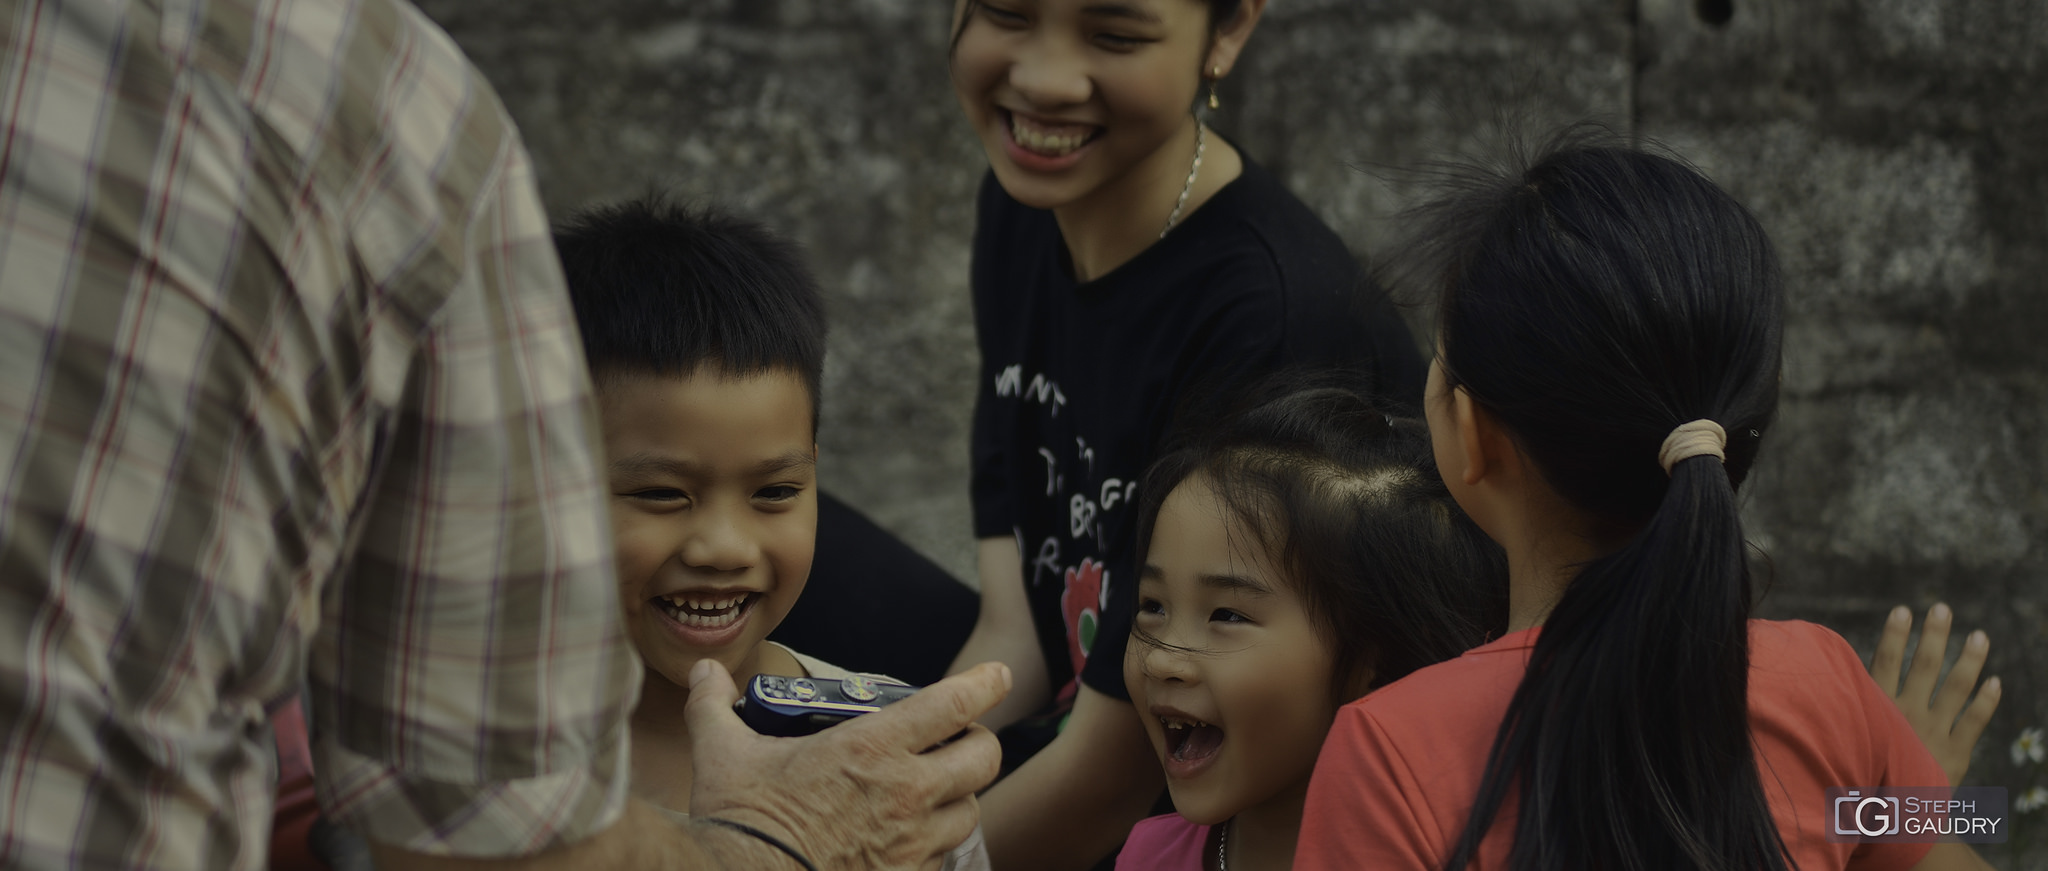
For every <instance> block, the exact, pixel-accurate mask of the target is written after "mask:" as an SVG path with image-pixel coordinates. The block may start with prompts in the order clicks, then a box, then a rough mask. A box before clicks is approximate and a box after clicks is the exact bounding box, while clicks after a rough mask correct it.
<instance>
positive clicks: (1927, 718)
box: [1870, 604, 2000, 786]
mask: <svg viewBox="0 0 2048 871" xmlns="http://www.w3.org/2000/svg"><path fill="white" fill-rule="evenodd" d="M1953 620H1954V614H1952V613H1951V612H1950V611H1949V607H1948V606H1947V605H1941V604H1937V605H1935V606H1934V607H1932V608H1929V609H1927V622H1926V624H1925V625H1923V626H1922V627H1921V629H1920V647H1919V649H1918V650H1916V651H1914V653H1913V666H1912V668H1911V669H1910V670H1909V671H1907V672H1906V680H1905V683H1904V684H1903V685H1901V684H1900V683H1899V667H1900V666H1901V665H1902V664H1903V663H1904V661H1905V658H1906V636H1908V635H1910V634H1912V631H1913V612H1912V610H1911V609H1909V608H1907V607H1906V606H1904V605H1900V606H1899V607H1897V608H1893V609H1892V612H1891V615H1890V616H1888V617H1887V618H1886V619H1885V621H1884V634H1883V635H1881V636H1880V637H1879V638H1878V641H1877V654H1876V655H1875V656H1873V657H1871V660H1870V677H1871V678H1872V679H1873V680H1876V681H1877V686H1878V688H1879V689H1882V690H1884V692H1885V695H1888V696H1891V697H1892V703H1893V704H1896V705H1898V706H1899V711H1900V713H1903V714H1905V715H1906V722H1908V723H1911V724H1913V731H1914V733H1915V734H1918V735H1919V736H1920V741H1921V743H1923V744H1926V745H1927V749H1928V750H1929V751H1930V752H1932V753H1933V754H1934V759H1935V761H1937V762H1940V763H1941V769H1942V770H1943V771H1945V772H1947V773H1948V782H1949V785H1950V786H1955V785H1958V784H1960V783H1962V782H1963V774H1964V772H1966V771H1968V770H1969V769H1970V751H1971V749H1972V748H1974V747H1976V746H1977V739H1978V738H1980V737H1982V736H1983V735H1984V726H1985V724H1987V723H1989V722H1991V712H1992V711H1995V710H1997V709H1998V697H1999V690H2000V687H1999V683H1998V678H1995V677H1994V678H1991V679H1989V680H1986V681H1985V682H1984V686H1983V687H1981V688H1980V687H1978V686H1977V676H1978V675H1979V674H1980V673H1982V671H1983V669H1984V658H1985V657H1986V656H1987V655H1989V654H1990V652H1991V639H1990V638H1989V637H1988V636H1986V635H1985V634H1984V632H1983V630H1981V629H1980V630H1978V631H1976V632H1972V633H1970V636H1969V638H1967V639H1965V640H1964V641H1963V652H1962V653H1961V654H1960V655H1958V656H1957V657H1956V664H1955V667H1954V668H1951V669H1949V672H1948V680H1945V681H1942V683H1941V690H1940V691H1939V692H1936V691H1935V688H1934V681H1935V679H1936V678H1938V677H1940V675H1941V662H1942V659H1943V658H1944V657H1946V656H1947V655H1948V632H1949V624H1950V623H1951V622H1952V621H1953ZM1973 689H1974V690H1976V692H1977V697H1976V699H1975V700H1974V701H1972V700H1971V698H1970V692H1971V690H1973Z"/></svg>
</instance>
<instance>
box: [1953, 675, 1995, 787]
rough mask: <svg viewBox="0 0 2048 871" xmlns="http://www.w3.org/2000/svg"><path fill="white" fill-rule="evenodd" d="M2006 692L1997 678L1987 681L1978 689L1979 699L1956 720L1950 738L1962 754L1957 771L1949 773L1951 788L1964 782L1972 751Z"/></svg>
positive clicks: (1957, 762) (1958, 760)
mask: <svg viewBox="0 0 2048 871" xmlns="http://www.w3.org/2000/svg"><path fill="white" fill-rule="evenodd" d="M2004 692H2005V687H2004V685H2003V684H2001V683H1999V681H1998V678H1997V677H1995V676H1994V677H1991V678H1989V679H1987V680H1985V681H1984V686H1982V687H1979V688H1978V689H1977V698H1976V699H1974V700H1972V701H1971V702H1970V706H1969V707H1966V708H1964V709H1963V715H1962V717H1961V718H1959V719H1957V720H1956V728H1955V731H1953V732H1950V733H1949V738H1950V739H1951V740H1953V741H1955V742H1956V746H1958V747H1961V748H1962V752H1961V753H1960V754H1957V761H1956V767H1955V770H1954V771H1951V772H1949V785H1950V786H1955V785H1957V784H1960V783H1962V782H1963V772H1965V771H1968V770H1969V766H1970V750H1971V749H1972V748H1974V747H1976V746H1977V739H1978V738H1981V737H1983V735H1984V727H1985V725H1987V724H1989V723H1990V722H1991V713H1992V712H1993V711H1996V710H1998V700H1999V698H2000V696H2001V695H2003V693H2004Z"/></svg>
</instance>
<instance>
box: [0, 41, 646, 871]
mask: <svg viewBox="0 0 2048 871" xmlns="http://www.w3.org/2000/svg"><path fill="white" fill-rule="evenodd" d="M252 14H260V17H255V18H252V17H251V16H252ZM0 43H4V44H5V46H6V48H5V54H4V58H5V61H6V65H7V68H8V70H9V75H8V80H9V82H10V85H9V86H8V87H7V88H6V89H5V91H4V93H0V125H4V131H5V135H4V137H0V139H4V144H0V178H4V184H0V371H5V372H7V373H8V377H7V378H5V379H0V408H4V409H5V412H4V413H0V469H4V470H5V471H4V472H0V475H4V478H0V482H4V483H0V566H4V568H0V596H4V598H5V602H6V604H5V607H4V608H0V638H4V639H5V644H4V645H0V724H4V725H0V865H4V866H7V867H30V868H36V867H70V866H84V867H150V868H162V869H177V868H253V867H259V866H260V865H261V863H262V859H263V852H264V850H263V846H262V845H263V843H264V842H265V841H266V840H267V837H268V826H269V822H270V814H269V808H270V802H271V791H272V779H273V778H274V777H275V771H274V762H273V760H272V758H271V749H270V741H269V725H268V714H267V713H266V707H267V706H269V705H271V704H274V703H276V702H279V701H281V700H283V699H285V698H287V697H289V696H290V695H291V694H292V693H293V692H295V691H296V689H297V688H298V686H299V683H300V679H301V676H302V674H305V675H308V676H309V677H310V681H311V686H312V691H311V693H310V702H311V706H312V710H313V712H314V716H315V720H316V723H317V726H316V729H315V731H316V732H317V733H318V734H320V735H321V736H322V739H321V741H320V742H319V743H318V745H317V746H316V753H317V754H318V758H319V764H320V766H321V767H322V768H323V774H325V775H326V786H327V788H326V798H327V800H328V802H329V804H330V807H331V808H332V810H333V811H334V812H335V813H336V814H338V815H339V816H341V817H343V818H346V819H348V820H350V822H351V824H353V825H356V826H359V827H362V828H364V829H366V830H367V831H368V832H369V833H371V834H372V835H373V836H375V837H377V838H378V839H380V840H382V841H385V842H393V843H406V844H409V845H411V846H412V847H413V848H414V849H421V850H426V851H436V850H445V851H454V852H464V851H468V852H478V851H483V852H499V853H502V852H504V851H506V850H507V849H509V848H511V845H517V844H521V843H524V844H528V845H529V847H528V848H527V849H529V850H530V849H534V848H538V847H542V846H546V845H548V844H551V843H557V842H560V841H564V840H573V839H576V838H578V837H581V836H583V835H585V834H588V833H590V832H591V831H593V830H594V828H595V827H597V826H599V825H600V824H601V823H603V822H608V821H609V820H610V819H611V818H612V817H613V816H616V813H617V811H618V808H619V807H620V806H621V805H622V804H623V802H624V799H625V791H624V779H623V777H620V776H614V772H615V771H616V772H618V773H620V774H622V773H623V772H622V770H621V769H620V766H622V765H623V762H624V758H623V756H624V754H623V751H624V749H625V744H624V741H623V729H622V728H620V726H621V725H622V722H621V720H620V719H619V718H618V717H616V716H612V717H610V718H607V717H605V716H601V714H602V713H603V712H607V711H614V712H615V711H617V710H620V709H622V708H623V707H625V706H626V705H628V704H629V703H630V701H631V699H632V684H631V682H630V680H631V677H632V672H631V670H630V669H629V667H628V666H629V663H630V655H629V654H627V652H626V651H624V650H623V648H622V647H619V646H616V645H610V644H590V643H584V642H586V641H590V640H602V639H611V638H615V637H616V636H615V631H616V630H615V628H614V627H613V626H612V621H614V620H615V619H616V618H615V616H614V613H613V608H614V607H615V606H614V604H613V603H614V602H615V599H613V598H612V597H611V596H609V595H608V592H609V591H608V590H605V589H601V588H592V587H591V586H590V585H589V584H587V583H580V582H579V583H570V582H569V581H572V580H577V579H597V582H598V584H599V585H600V587H601V586H602V583H603V579H605V578H606V577H607V576H608V575H609V567H610V560H609V553H608V551H607V550H606V549H605V548H604V547H603V545H602V542H603V535H604V530H603V526H602V517H603V515H602V513H601V506H600V503H598V501H597V495H598V494H597V493H596V492H595V488H594V487H593V486H591V484H592V483H594V482H595V480H596V476H595V471H594V469H593V467H592V457H591V453H592V444H591V442H590V441H589V440H588V436H589V435H590V434H589V432H588V431H587V430H586V429H584V426H583V421H584V417H583V415H584V413H585V411H586V406H585V403H586V402H587V388H586V387H585V386H584V379H583V378H582V376H581V375H580V369H579V368H578V366H577V362H576V360H575V348H576V343H575V339H574V335H573V328H572V327H571V326H570V324H569V323H568V321H569V318H568V314H567V307H566V304H565V302H564V301H563V300H562V299H561V297H560V289H559V282H560V279H559V275H558V272H557V268H556V266H555V265H554V263H553V258H552V253H551V251H550V249H549V247H548V245H547V237H546V229H547V228H546V224H545V220H544V218H543V216H542V215H541V212H540V208H539V201H538V197H537V196H536V195H535V193H534V191H533V186H532V179H531V177H530V174H529V168H528V166H527V165H526V163H525V156H524V153H523V151H522V150H521V149H520V148H519V146H518V141H517V137H516V134H515V131H514V130H513V127H512V125H511V122H510V121H509V120H508V119H507V117H506V115H505V114H504V112H503V110H502V108H501V107H500V106H499V105H498V103H497V100H496V98H495V97H494V96H493V95H492V94H491V92H490V90H489V88H488V87H486V86H485V85H484V84H483V82H482V80H481V79H480V78H479V77H478V76H477V75H476V73H475V72H474V70H473V69H472V68H471V67H470V66H469V65H468V64H467V62H466V61H464V60H463V58H462V56H461V54H460V53H459V52H458V51H457V50H456V49H455V47H454V46H453V44H452V43H450V42H449V41H448V40H447V39H446V37H445V36H444V35H442V34H440V33H439V32H438V31H437V30H435V29H434V28H433V27H432V26H431V25H429V24H427V23H426V21H425V19H424V18H422V17H420V15H419V13H418V12H417V11H416V10H414V9H412V8H411V7H409V6H406V5H403V4H400V3H396V2H392V0H362V2H357V3H351V4H346V5H344V4H331V3H312V2H296V0H282V2H279V3H275V4H266V5H264V6H263V7H262V8H261V10H260V13H252V11H251V10H250V9H249V8H248V7H245V6H243V5H240V4H222V3H211V4H208V3H181V2H169V3H163V4H154V3H135V4H124V3H114V2H97V3H85V2H69V3H62V4H57V3H35V2H5V3H0ZM479 243H480V244H479ZM477 252H489V254H488V256H481V257H480V256H479V255H478V253H477ZM484 287H488V288H489V291H490V292H480V288H484ZM506 366H519V367H524V369H525V370H526V372H531V373H539V375H538V376H536V377H533V378H531V379H526V378H524V377H521V378H512V377H506V372H505V371H504V367H506ZM459 482H468V483H462V484H460V486H457V485H458V483H459ZM439 504H461V505H466V506H470V509H469V510H467V511H465V512H463V513H460V514H457V513H452V512H451V513H436V512H435V511H434V510H433V509H432V508H430V507H427V506H433V505H439ZM427 517H431V518H433V520H432V522H426V521H425V520H423V519H422V518H427ZM504 566H521V567H534V568H530V569H529V568H522V570H521V572H520V573H519V574H517V575H514V576H510V577H504V576H500V574H499V572H500V569H501V568H502V567H504ZM542 567H544V568H542ZM506 584H512V585H522V586H524V587H526V588H529V589H533V590H535V591H541V590H549V591H553V592H554V593H556V594H558V595H559V598H558V599H556V600H555V606H556V610H555V611H554V612H553V613H554V619H555V620H556V621H557V622H556V624H555V625H556V626H558V627H559V628H560V629H561V634H560V635H559V636H558V637H559V638H560V639H562V640H563V641H564V642H568V643H569V644H570V646H565V647H562V648H559V649H555V648H550V647H547V646H546V645H541V646H535V645H534V644H533V643H532V640H531V639H526V638H520V639H516V640H515V639H509V638H506V637H503V636H500V635H494V634H492V633H490V632H487V631H485V632H477V631H475V630H469V629H465V630H464V632H462V633H459V634H458V633H450V632H447V631H445V629H446V624H444V623H442V622H441V621H440V619H439V617H440V616H442V615H448V614H451V613H453V611H451V606H452V607H453V609H454V610H455V611H459V610H461V607H462V603H464V602H467V603H470V605H471V606H472V607H473V608H478V609H489V608H491V607H494V606H495V604H496V603H497V602H498V601H499V600H497V599H496V598H495V597H496V596H497V595H498V594H500V593H501V592H502V591H503V590H504V589H505V587H504V586H503V585H506ZM430 587H431V589H432V591H433V592H432V596H433V597H434V598H435V602H434V605H433V606H432V607H429V606H428V605H427V604H426V603H427V599H426V592H427V590H428V589H429V588H430ZM463 619H465V620H466V619H467V618H466V616H465V617H464V618H463ZM437 630H443V631H440V632H438V633H437ZM513 644H516V645H518V647H517V651H516V652H518V653H519V654H520V658H519V659H518V660H516V661H515V660H513V659H511V658H510V655H511V654H512V653H514V652H515V651H514V650H512V649H511V648H509V647H508V645H513ZM521 686H523V687H525V688H528V690H529V691H530V688H533V687H543V688H547V691H546V692H545V693H544V697H545V704H544V705H541V706H537V707H536V706H529V708H527V709H526V712H525V713H524V714H523V715H521V716H520V717H519V718H518V719H516V720H513V719H496V720H494V719H492V718H491V716H490V714H489V711H490V710H491V707H490V702H488V701H487V700H488V699H490V698H491V697H492V696H493V695H494V694H499V693H503V692H505V691H513V690H516V689H517V688H518V687H521ZM571 687H573V688H575V690H576V691H574V692H568V691H564V690H567V689H568V688H571ZM429 700H431V701H432V704H429V703H428V702H429ZM550 729H552V731H549V730H550ZM447 734H461V735H465V736H471V735H474V736H481V737H480V738H477V739H473V740H476V741H478V742H480V743H476V744H475V745H474V746H460V747H458V746H452V745H451V744H449V743H448V742H447V741H445V740H443V739H442V738H440V737H437V736H444V735H447ZM378 760H383V761H378ZM535 778H538V779H535ZM493 788H495V789H496V790H497V791H496V793H495V795H496V797H491V796H492V793H491V790H492V789H493ZM514 831H516V832H517V837H516V838H511V837H508V836H507V833H508V832H514Z"/></svg>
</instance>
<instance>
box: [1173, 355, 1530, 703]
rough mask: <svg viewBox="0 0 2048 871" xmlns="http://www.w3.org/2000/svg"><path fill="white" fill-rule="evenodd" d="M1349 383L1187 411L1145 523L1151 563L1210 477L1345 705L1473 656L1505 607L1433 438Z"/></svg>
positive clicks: (1322, 382) (1496, 569)
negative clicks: (1186, 495)
mask: <svg viewBox="0 0 2048 871" xmlns="http://www.w3.org/2000/svg"><path fill="white" fill-rule="evenodd" d="M1351 380H1352V379H1348V378H1345V377H1342V376H1339V375H1337V374H1335V373H1309V372H1305V371H1295V372H1287V373H1281V374H1278V375H1273V376H1269V377H1268V378H1266V379H1264V380H1262V381H1260V382H1258V383H1257V384H1254V385H1253V386H1252V387H1250V388H1249V389H1248V390H1246V391H1244V392H1241V393H1235V394H1232V395H1234V396H1236V397H1238V399H1237V400H1236V401H1223V402H1216V403H1213V404H1211V405H1209V406H1208V409H1209V410H1208V411H1206V412H1205V411H1200V410H1197V411H1190V412H1187V413H1185V414H1184V415H1183V420H1182V422H1181V423H1180V424H1178V425H1177V427H1176V433H1175V435H1173V436H1170V437H1169V439H1168V442H1167V445H1166V446H1165V449H1164V451H1165V452H1164V454H1163V455H1162V456H1161V457H1160V458H1159V459H1158V460H1157V461H1155V462H1154V463H1153V464H1152V466H1151V468H1150V469H1148V470H1146V472H1145V477H1144V480H1143V483H1142V484H1141V485H1140V491H1141V493H1142V496H1141V500H1142V501H1141V503H1140V504H1141V507H1140V509H1139V510H1140V513H1139V515H1138V552H1139V553H1140V554H1143V553H1145V552H1146V550H1147V549H1148V548H1149V547H1150V546H1151V541H1152V529H1153V524H1154V523H1155V522H1156V521H1157V520H1158V518H1159V506H1160V505H1161V504H1162V503H1163V502H1165V500H1166V496H1167V494H1169V493H1171V492H1173V488H1175V487H1177V486H1179V485H1180V484H1181V483H1182V482H1184V481H1186V480H1188V479H1189V478H1191V477H1194V476H1196V475H1199V476H1201V478H1202V479H1203V480H1204V481H1205V482H1206V483H1207V484H1208V485H1209V486H1210V487H1211V488H1212V489H1213V490H1214V491H1215V493H1216V496H1217V499H1218V501H1219V502H1220V503H1221V504H1222V505H1223V506H1224V510H1225V511H1227V512H1228V513H1229V516H1230V519H1231V520H1232V521H1234V522H1235V526H1236V527H1237V528H1238V529H1241V530H1243V531H1244V532H1246V533H1247V534H1248V535H1249V536H1250V539H1251V541H1252V542H1253V543H1255V544H1257V545H1258V546H1259V547H1260V548H1261V549H1262V550H1263V551H1264V552H1265V553H1266V554H1268V555H1269V556H1270V557H1271V558H1272V559H1273V561H1274V563H1275V565H1274V568H1275V569H1277V570H1278V571H1280V572H1282V573H1284V574H1285V576H1286V577H1285V578H1284V579H1283V583H1288V584H1291V585H1292V586H1293V589H1295V590H1296V592H1297V593H1298V594H1299V595H1300V596H1301V598H1302V601H1303V603H1304V604H1305V606H1306V610H1307V612H1308V615H1309V617H1310V619H1311V620H1313V621H1314V623H1315V625H1316V626H1317V627H1318V629H1319V630H1320V632H1321V636H1322V638H1323V640H1324V641H1325V642H1326V643H1327V644H1328V645H1329V646H1330V649H1331V651H1332V653H1333V665H1334V667H1333V668H1332V670H1331V673H1332V679H1333V685H1332V687H1331V693H1332V697H1333V699H1334V700H1335V701H1337V702H1340V703H1341V702H1344V701H1349V700H1350V698H1351V697H1355V696H1356V694H1357V693H1358V692H1359V691H1360V690H1362V689H1368V688H1371V687H1377V686H1379V685H1381V684H1384V683H1387V682H1389V681H1393V680H1397V679H1399V678H1401V677H1403V676H1405V675H1407V674H1408V673H1409V672H1412V671H1414V670H1416V669H1418V668H1421V667H1423V666H1426V665H1430V664H1433V663H1436V662H1440V661H1443V660H1446V659H1450V658H1451V657H1454V656H1457V655H1458V654H1460V653H1462V652H1464V651H1465V650H1467V649H1470V648H1471V647H1474V646H1476V645H1478V644H1479V643H1481V641H1483V640H1484V638H1485V634H1486V633H1487V632H1488V631H1489V630H1497V629H1498V627H1499V625H1500V624H1501V623H1502V622H1503V621H1504V620H1505V606H1504V603H1505V602H1506V597H1507V580H1506V579H1507V569H1506V562H1505V560H1504V559H1503V557H1502V555H1501V551H1500V548H1499V547H1498V546H1497V545H1495V544H1494V543H1493V541H1492V540H1490V539H1488V538H1487V537H1486V534H1485V533H1484V532H1482V531H1480V529H1479V528H1478V527H1477V526H1475V525H1473V523H1472V521H1471V520H1470V519H1469V518H1467V517H1466V516H1465V513H1464V512H1463V511H1461V510H1459V508H1458V505H1457V503H1456V502H1455V501H1453V500H1452V499H1451V495H1450V492H1449V491H1447V490H1446V489H1445V488H1444V484H1443V481H1442V479H1441V478H1439V477H1438V476H1437V473H1436V464H1435V462H1434V460H1433V459H1432V454H1431V451H1430V444H1429V432H1428V430H1427V429H1426V428H1425V427H1424V426H1423V425H1422V424H1421V423H1420V422H1419V421H1404V420H1390V419H1389V418H1388V417H1387V416H1386V415H1385V414H1383V413H1381V411H1380V410H1379V408H1378V407H1376V406H1375V405H1374V404H1373V403H1372V402H1371V401H1370V400H1368V399H1366V398H1365V396H1364V395H1362V394H1360V393H1359V392H1356V391H1355V390H1353V389H1352V388H1351V387H1349V386H1345V385H1348V384H1349V383H1350V382H1351ZM1133 637H1134V638H1137V639H1138V640H1139V641H1140V642H1142V643H1149V644H1159V643H1160V642H1159V641H1157V640H1156V639H1149V638H1147V637H1145V636H1144V635H1143V633H1141V632H1134V634H1133ZM1361 678H1363V680H1361Z"/></svg>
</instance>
